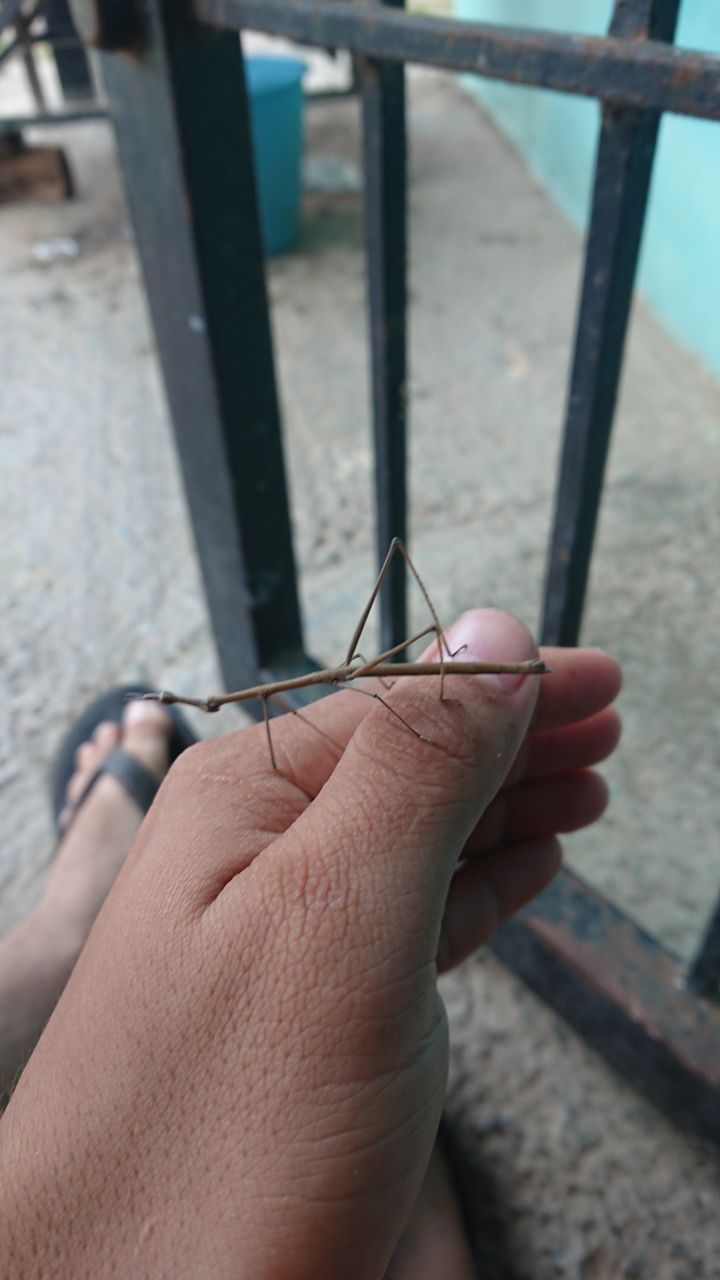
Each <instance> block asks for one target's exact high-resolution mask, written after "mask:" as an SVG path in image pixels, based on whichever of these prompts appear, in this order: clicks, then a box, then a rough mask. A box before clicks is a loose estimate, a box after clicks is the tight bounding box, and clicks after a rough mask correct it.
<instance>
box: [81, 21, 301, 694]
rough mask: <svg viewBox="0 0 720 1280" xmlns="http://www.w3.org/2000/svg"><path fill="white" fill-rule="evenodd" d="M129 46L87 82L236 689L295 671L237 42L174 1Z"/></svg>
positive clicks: (285, 528)
mask: <svg viewBox="0 0 720 1280" xmlns="http://www.w3.org/2000/svg"><path fill="white" fill-rule="evenodd" d="M139 38H141V48H140V49H139V51H138V52H135V53H132V52H127V51H124V52H122V53H120V54H116V53H105V54H103V55H102V57H101V59H100V62H101V70H102V76H103V80H104V84H105V89H106V92H107V97H108V102H109V106H110V110H111V113H112V117H113V120H114V124H115V129H116V134H117V140H118V146H119V150H120V156H121V160H122V168H123V176H124V180H125V186H126V190H127V194H128V199H129V203H130V207H131V211H132V215H133V221H134V226H135V232H136V237H137V244H138V249H139V253H140V258H141V262H142V266H143V271H144V276H145V283H146V287H147V293H148V300H149V304H150V310H151V312H152V317H153V321H154V328H155V336H156V341H157V346H158V352H159V356H160V361H161V365H162V370H163V375H164V380H165V387H166V391H167V397H168V401H169V405H170V411H171V416H172V424H173V429H174V432H175V440H176V444H177V448H178V453H179V457H180V464H181V467H182V472H183V477H184V481H185V489H186V494H187V500H188V504H189V508H190V514H191V518H192V522H193V528H194V532H195V538H196V542H197V547H198V553H199V557H200V562H201V568H202V573H203V579H204V586H205V591H206V594H207V599H208V605H209V609H210V614H211V619H212V624H213V628H214V632H215V638H216V641H217V645H218V650H219V655H220V661H221V665H222V669H223V674H224V678H225V680H226V682H227V683H228V685H229V686H230V687H232V688H238V687H240V686H241V685H242V684H244V683H246V682H247V681H248V680H250V681H254V680H255V679H256V673H257V669H258V667H259V666H261V667H263V668H269V669H272V670H282V671H283V672H286V671H289V670H296V669H302V668H303V665H305V662H304V658H303V655H302V636H301V623H300V611H299V604H298V595H297V583H296V577H295V563H294V557H293V549H292V539H291V530H290V516H289V510H288V500H287V491H286V485H285V472H284V464H283V449H282V440H281V430H280V412H279V404H278V396H277V391H276V385H275V372H274V361H273V349H272V339H271V331H270V320H269V314H268V305H267V294H266V286H265V275H264V263H263V251H262V244H261V233H260V225H259V218H258V208H257V200H256V193H255V178H254V163H253V152H252V139H251V133H250V119H249V109H248V101H247V95H246V91H245V83H244V69H243V60H242V53H241V46H240V42H239V40H238V37H237V35H236V34H235V35H233V34H232V33H226V32H220V31H215V30H211V29H210V28H208V27H204V26H202V25H200V24H197V23H195V22H194V21H193V19H192V17H191V16H190V14H189V11H188V8H187V6H186V4H185V3H179V2H178V0H147V4H146V5H145V9H144V29H143V31H142V32H141V33H140V37H139ZM102 39H103V43H104V47H105V48H107V47H108V45H109V44H112V42H113V33H112V32H111V31H109V30H107V31H105V32H104V33H103V36H102Z"/></svg>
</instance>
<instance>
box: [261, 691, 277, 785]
mask: <svg viewBox="0 0 720 1280" xmlns="http://www.w3.org/2000/svg"><path fill="white" fill-rule="evenodd" d="M269 701H270V699H269V697H268V696H267V695H266V696H265V697H264V698H263V700H262V708H263V720H264V721H265V732H266V734H267V741H268V749H269V751H270V763H271V765H272V767H273V769H277V760H276V759H275V750H274V747H273V740H272V734H271V732H270V709H269V707H268V703H269Z"/></svg>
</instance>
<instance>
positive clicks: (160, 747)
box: [122, 701, 172, 778]
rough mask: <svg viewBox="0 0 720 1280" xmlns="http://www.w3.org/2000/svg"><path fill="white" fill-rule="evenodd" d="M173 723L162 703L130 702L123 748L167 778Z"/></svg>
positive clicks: (125, 721)
mask: <svg viewBox="0 0 720 1280" xmlns="http://www.w3.org/2000/svg"><path fill="white" fill-rule="evenodd" d="M171 731H172V720H171V718H170V715H169V714H168V712H167V711H166V709H165V708H164V707H163V706H161V705H160V703H159V702H142V701H134V702H129V703H128V705H127V707H126V708H125V711H124V712H123V719H122V744H123V747H124V749H125V750H126V751H129V752H130V754H131V755H134V756H136V758H137V759H138V760H140V761H141V763H142V764H144V765H146V766H147V768H148V769H152V770H153V772H154V773H157V775H158V776H159V777H161V778H162V777H163V776H164V775H165V774H166V773H167V770H168V766H169V763H170V756H169V745H170V733H171Z"/></svg>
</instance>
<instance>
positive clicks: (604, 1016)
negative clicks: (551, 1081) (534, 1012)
mask: <svg viewBox="0 0 720 1280" xmlns="http://www.w3.org/2000/svg"><path fill="white" fill-rule="evenodd" d="M490 946H491V948H492V950H493V952H494V953H495V954H496V955H497V956H498V957H499V958H500V959H501V960H502V962H503V964H506V965H507V966H508V968H510V969H512V970H513V972H514V973H517V974H518V975H519V976H520V977H521V978H523V980H524V981H525V982H527V984H528V986H530V987H532V988H533V990H535V991H537V992H538V993H539V994H540V995H541V996H542V998H543V1000H545V1001H547V1003H548V1004H550V1005H552V1006H553V1008H555V1009H556V1010H557V1011H558V1012H559V1013H560V1014H562V1016H563V1017H564V1018H565V1019H566V1020H567V1021H568V1022H569V1023H570V1024H571V1025H572V1026H573V1027H575V1029H576V1031H579V1032H580V1034H581V1035H582V1036H583V1038H584V1039H585V1040H587V1041H588V1042H589V1043H590V1044H591V1045H592V1046H593V1048H595V1049H597V1050H598V1052H599V1053H601V1054H602V1056H603V1057H604V1058H606V1059H607V1060H608V1061H609V1062H610V1063H611V1064H612V1065H613V1066H614V1067H615V1068H616V1070H618V1071H619V1072H620V1073H621V1074H622V1075H623V1076H625V1078H626V1079H627V1080H629V1081H630V1082H631V1083H632V1084H633V1085H635V1087H636V1088H638V1089H640V1090H641V1091H642V1092H643V1093H644V1094H646V1095H647V1096H648V1097H649V1099H650V1101H651V1102H653V1103H655V1105H656V1106H657V1107H659V1108H660V1109H661V1110H662V1111H664V1112H665V1114H666V1115H668V1116H670V1118H671V1119H672V1120H673V1121H674V1122H675V1123H676V1124H678V1125H679V1126H680V1127H681V1128H683V1129H684V1130H685V1131H686V1132H688V1133H690V1134H692V1135H693V1136H695V1137H698V1138H703V1139H704V1140H706V1141H709V1142H713V1143H715V1144H716V1145H720V1007H719V1006H717V1005H714V1004H710V1003H709V1002H706V1001H703V1000H698V999H697V997H696V996H694V995H693V994H691V993H690V992H688V991H687V990H685V989H684V987H683V973H682V970H681V969H680V967H679V966H678V965H677V964H676V962H675V961H674V960H673V959H672V957H671V956H669V955H668V954H667V953H666V952H665V951H663V949H662V947H661V946H660V945H659V943H657V942H656V941H655V939H654V938H652V937H650V935H649V934H647V933H645V932H644V930H642V929H640V928H639V927H638V925H636V924H635V923H634V922H633V921H632V920H630V919H628V917H627V916H625V915H623V913H622V912H621V911H618V909H617V908H616V907H614V906H613V905H612V904H611V903H609V902H607V901H606V900H605V899H604V898H602V897H601V896H600V895H599V894H597V893H595V892H594V891H593V890H592V889H590V888H589V887H588V886H587V885H585V884H584V883H583V882H582V881H581V880H580V879H579V878H578V877H577V876H574V875H572V874H571V873H570V872H569V871H562V872H561V873H560V875H559V876H557V878H556V879H555V880H554V881H553V883H552V884H551V885H550V887H549V888H548V889H546V890H545V892H544V893H543V894H541V896H540V897H539V898H537V899H536V900H535V901H534V902H532V903H531V904H530V905H529V906H527V907H525V908H524V909H523V910H522V911H521V912H520V914H519V915H518V916H517V917H515V918H514V919H513V920H511V921H508V923H507V924H505V925H503V927H502V929H501V930H500V932H499V933H498V934H496V936H495V938H494V939H493V941H492V942H491V944H490Z"/></svg>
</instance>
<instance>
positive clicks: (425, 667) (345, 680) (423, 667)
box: [143, 538, 549, 769]
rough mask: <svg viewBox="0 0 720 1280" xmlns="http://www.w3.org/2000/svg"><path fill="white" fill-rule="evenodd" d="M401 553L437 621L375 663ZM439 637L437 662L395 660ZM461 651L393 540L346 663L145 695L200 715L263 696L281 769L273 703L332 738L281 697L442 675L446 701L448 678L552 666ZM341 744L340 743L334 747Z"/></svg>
mask: <svg viewBox="0 0 720 1280" xmlns="http://www.w3.org/2000/svg"><path fill="white" fill-rule="evenodd" d="M396 555H400V556H402V558H403V560H404V561H405V564H406V566H407V568H408V570H409V571H410V573H411V574H412V576H413V578H414V579H415V581H416V583H417V585H418V587H419V588H420V591H421V592H422V595H423V599H424V600H425V603H426V605H427V607H428V610H429V612H430V616H431V618H432V623H431V625H430V626H427V627H425V628H424V629H423V630H422V631H418V633H417V635H414V636H410V638H409V639H408V640H404V641H403V642H402V644H398V645H395V646H394V648H392V649H386V650H385V652H384V653H380V654H378V656H377V657H376V658H373V659H372V660H371V661H370V662H368V661H366V659H365V658H363V656H362V654H360V653H359V652H358V647H357V646H358V644H359V643H360V638H361V636H362V633H363V631H364V630H365V624H366V622H367V620H368V616H369V614H370V610H371V609H372V607H373V605H374V603H375V601H376V599H377V597H378V594H379V592H380V589H381V587H382V584H383V581H384V579H385V577H386V575H387V572H388V569H389V568H390V565H391V563H392V561H393V559H394V557H395V556H396ZM433 633H434V634H435V637H436V640H437V646H438V653H439V659H438V660H437V661H435V662H393V661H392V659H393V658H395V657H396V656H397V655H398V654H399V653H402V652H403V651H404V650H405V649H407V648H409V646H410V645H412V644H415V643H416V641H418V640H423V639H424V638H425V637H426V636H429V635H431V634H433ZM461 652H462V650H461V649H458V650H456V651H455V652H454V653H453V652H452V651H451V649H450V647H449V645H448V642H447V640H446V638H445V633H444V631H443V629H442V627H441V626H440V621H439V619H438V616H437V613H436V612H435V607H434V605H433V603H432V601H431V599H430V596H429V595H428V592H427V589H426V587H425V584H424V582H423V580H422V578H421V577H420V574H419V573H418V571H417V569H416V568H415V565H414V564H413V562H412V560H411V559H410V555H409V552H408V550H407V547H406V546H405V544H404V542H403V541H402V540H401V539H400V538H393V540H392V542H391V543H390V547H389V549H388V553H387V555H386V557H385V560H384V561H383V565H382V568H381V569H380V572H379V574H378V576H377V580H376V582H375V585H374V587H373V589H372V591H371V592H370V596H369V598H368V601H367V604H366V605H365V608H364V609H363V611H362V613H361V615H360V618H359V620H358V624H357V626H356V627H355V630H354V632H353V635H352V639H351V641H350V644H349V645H348V650H347V654H346V655H345V661H344V662H342V663H341V664H340V666H337V667H324V668H322V669H321V670H318V671H310V672H307V673H306V674H304V675H301V676H293V677H292V678H289V679H287V680H275V681H271V682H269V683H268V684H257V685H253V686H251V687H250V688H249V689H239V690H237V691H236V692H234V693H221V694H213V695H212V696H211V697H209V698H186V697H182V696H181V695H180V694H177V693H170V692H169V691H168V690H165V689H163V690H161V691H159V692H158V693H146V694H144V695H143V697H144V698H146V699H151V700H154V701H156V702H162V703H166V704H169V703H182V704H183V705H184V706H188V707H198V708H199V709H200V710H201V711H219V710H220V708H221V707H224V706H226V705H227V704H228V703H230V702H250V701H251V700H252V699H254V698H259V699H260V700H261V701H262V705H263V716H264V720H265V728H266V730H267V738H268V747H269V750H270V760H271V762H272V767H273V769H277V767H278V765H277V760H276V757H275V750H274V748H273V741H272V734H271V732H270V712H269V703H270V702H271V701H274V702H277V703H278V704H279V705H280V706H282V707H284V708H285V709H286V710H288V711H291V712H293V713H294V714H295V715H297V716H300V718H301V719H302V720H305V722H306V723H307V724H310V725H311V726H312V727H313V728H314V729H316V730H317V732H318V733H321V734H322V736H323V737H327V736H328V735H327V734H324V733H323V731H322V730H321V729H319V728H318V726H317V725H315V724H313V723H312V721H309V720H307V718H306V717H305V716H303V715H302V714H301V712H299V711H298V710H297V708H295V707H293V706H292V705H291V704H290V703H289V702H287V701H286V700H284V699H283V698H282V696H281V695H282V694H283V693H289V692H292V691H293V690H295V689H306V688H308V687H310V686H311V685H323V684H324V685H333V686H335V687H343V688H347V687H352V684H353V682H354V681H356V680H365V679H368V678H370V677H373V678H375V679H377V680H379V681H380V683H381V684H382V685H383V686H384V687H386V688H387V687H388V685H387V682H388V680H389V679H390V678H392V677H395V676H439V677H440V699H441V701H442V699H443V697H444V692H445V679H446V677H447V676H449V675H485V674H489V673H503V672H509V673H512V674H517V675H533V676H540V675H545V674H547V673H548V671H549V668H548V667H546V665H545V663H544V662H543V661H542V659H541V658H530V659H529V660H528V661H526V662H462V661H460V662H458V661H456V659H457V657H458V654H459V653H461ZM355 691H356V692H357V693H364V694H366V695H367V696H368V697H370V698H376V699H377V700H378V701H379V702H381V703H382V704H383V706H384V707H386V708H387V710H388V711H389V712H390V713H391V714H392V715H394V716H395V717H396V718H397V719H398V720H400V721H401V722H402V723H403V724H404V725H405V727H406V728H407V729H409V730H410V732H411V733H413V734H414V735H415V737H416V738H421V739H423V740H425V739H424V736H423V734H421V733H419V732H418V730H417V729H415V728H413V726H412V725H411V724H409V723H408V721H407V720H406V719H405V718H404V717H403V716H401V715H400V712H399V711H398V710H397V708H395V707H392V706H391V705H390V703H389V702H387V701H386V700H385V698H383V697H382V696H381V694H379V693H377V692H374V691H373V692H371V691H370V690H368V689H360V688H357V687H356V688H355ZM335 745H337V744H335Z"/></svg>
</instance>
